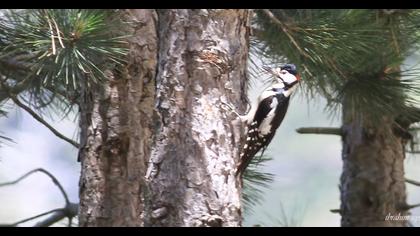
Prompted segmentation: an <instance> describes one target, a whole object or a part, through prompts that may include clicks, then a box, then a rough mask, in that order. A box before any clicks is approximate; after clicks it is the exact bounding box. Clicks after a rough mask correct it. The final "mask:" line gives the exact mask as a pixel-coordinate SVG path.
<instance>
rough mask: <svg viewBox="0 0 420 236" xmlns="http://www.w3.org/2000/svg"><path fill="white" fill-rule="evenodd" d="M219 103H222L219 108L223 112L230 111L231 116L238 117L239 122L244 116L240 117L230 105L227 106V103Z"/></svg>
mask: <svg viewBox="0 0 420 236" xmlns="http://www.w3.org/2000/svg"><path fill="white" fill-rule="evenodd" d="M221 103H222V106H221V108H222V109H223V110H225V111H230V112H232V113H233V114H235V115H236V116H237V117H239V118H240V119H241V120H242V119H243V117H244V116H242V115H240V114H239V113H238V112H237V111H235V108H234V107H232V106H231V105H230V104H227V103H225V102H221Z"/></svg>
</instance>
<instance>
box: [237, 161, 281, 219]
mask: <svg viewBox="0 0 420 236" xmlns="http://www.w3.org/2000/svg"><path fill="white" fill-rule="evenodd" d="M270 160H272V158H270V157H267V156H262V157H261V158H258V157H256V158H253V159H252V161H251V163H250V164H249V166H248V168H247V169H246V170H245V173H244V176H243V180H244V182H243V183H244V184H243V195H242V200H243V203H244V205H245V209H246V210H247V211H252V207H253V206H255V205H257V204H259V203H260V202H261V201H262V199H263V194H262V193H263V192H262V190H261V188H269V186H270V183H271V182H273V177H274V176H273V174H270V173H265V172H262V171H260V169H259V168H261V167H262V166H263V165H264V163H266V162H268V161H270Z"/></svg>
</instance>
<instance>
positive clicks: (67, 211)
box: [35, 203, 79, 227]
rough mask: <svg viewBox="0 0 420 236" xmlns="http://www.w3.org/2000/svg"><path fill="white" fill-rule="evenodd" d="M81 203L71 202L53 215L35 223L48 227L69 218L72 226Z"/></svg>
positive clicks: (38, 225) (36, 225) (37, 225)
mask: <svg viewBox="0 0 420 236" xmlns="http://www.w3.org/2000/svg"><path fill="white" fill-rule="evenodd" d="M78 207H79V205H78V204H76V203H70V204H69V205H66V207H65V208H62V209H61V210H60V211H57V212H55V213H54V214H53V215H51V216H50V217H48V218H47V219H44V220H42V221H40V222H38V223H36V224H35V227H48V226H50V225H52V224H54V223H56V222H58V221H60V220H62V219H64V218H69V227H70V226H71V222H72V219H73V218H74V217H75V216H77V212H78Z"/></svg>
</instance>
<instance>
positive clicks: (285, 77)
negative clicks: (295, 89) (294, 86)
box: [281, 73, 297, 84]
mask: <svg viewBox="0 0 420 236" xmlns="http://www.w3.org/2000/svg"><path fill="white" fill-rule="evenodd" d="M281 78H282V79H283V81H284V82H286V83H288V84H291V83H293V82H295V81H296V80H297V78H296V76H294V75H292V74H290V73H286V74H284V75H283V74H282V75H281Z"/></svg>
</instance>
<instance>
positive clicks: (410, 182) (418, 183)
mask: <svg viewBox="0 0 420 236" xmlns="http://www.w3.org/2000/svg"><path fill="white" fill-rule="evenodd" d="M405 182H407V183H409V184H412V185H415V186H419V187H420V182H418V181H415V180H411V179H407V178H405Z"/></svg>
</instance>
